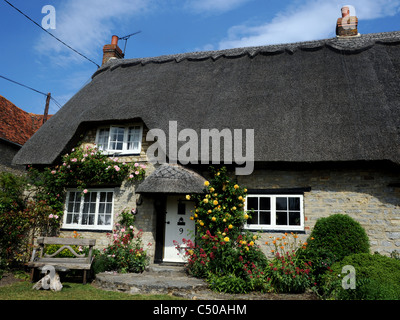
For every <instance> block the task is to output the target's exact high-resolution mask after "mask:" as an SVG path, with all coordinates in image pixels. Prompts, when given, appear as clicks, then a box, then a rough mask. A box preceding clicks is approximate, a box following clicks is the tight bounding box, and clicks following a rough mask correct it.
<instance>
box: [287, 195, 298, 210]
mask: <svg viewBox="0 0 400 320" xmlns="http://www.w3.org/2000/svg"><path fill="white" fill-rule="evenodd" d="M289 210H300V198H297V197H296V198H289Z"/></svg>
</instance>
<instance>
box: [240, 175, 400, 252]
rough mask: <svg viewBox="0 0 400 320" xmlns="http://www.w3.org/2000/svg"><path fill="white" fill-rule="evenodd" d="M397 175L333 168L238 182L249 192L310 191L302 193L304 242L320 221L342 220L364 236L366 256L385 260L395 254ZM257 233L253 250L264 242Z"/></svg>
mask: <svg viewBox="0 0 400 320" xmlns="http://www.w3.org/2000/svg"><path fill="white" fill-rule="evenodd" d="M399 178H400V174H399V171H397V170H389V169H387V170H386V169H384V168H379V169H376V168H374V169H369V168H367V169H365V168H361V169H357V168H354V167H352V168H338V169H335V168H334V167H332V169H317V170H256V171H255V172H254V173H253V174H252V175H250V176H239V177H238V182H239V183H240V184H241V185H243V186H246V187H247V188H249V189H271V188H273V189H279V188H300V187H311V191H310V192H305V193H304V215H305V234H302V235H300V239H301V240H302V241H305V240H306V239H307V238H308V236H309V234H310V232H311V230H312V228H313V226H314V224H315V222H316V221H317V219H318V218H320V217H327V216H329V215H332V214H335V213H341V214H347V215H349V216H351V217H353V218H354V219H355V220H357V221H358V222H360V224H361V225H362V226H363V227H364V229H365V230H366V232H367V234H368V236H369V239H370V244H371V252H372V253H373V252H375V251H378V252H380V253H382V254H390V252H392V251H393V250H399V251H400V188H398V187H394V186H391V185H392V184H393V183H396V182H398V181H399ZM280 235H281V234H279V233H273V234H272V233H271V234H270V233H263V234H262V237H261V240H260V241H259V244H261V245H262V246H263V249H264V250H265V251H266V252H267V251H268V248H267V247H266V246H265V245H264V243H265V241H268V239H269V236H274V237H277V236H280Z"/></svg>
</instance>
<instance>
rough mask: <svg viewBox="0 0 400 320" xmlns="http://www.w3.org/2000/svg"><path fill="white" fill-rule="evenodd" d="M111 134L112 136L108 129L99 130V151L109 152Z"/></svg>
mask: <svg viewBox="0 0 400 320" xmlns="http://www.w3.org/2000/svg"><path fill="white" fill-rule="evenodd" d="M109 134H110V130H109V129H108V128H107V129H100V130H99V135H98V140H97V146H98V148H99V150H107V148H108V136H109Z"/></svg>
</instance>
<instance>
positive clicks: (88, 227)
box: [62, 188, 115, 231]
mask: <svg viewBox="0 0 400 320" xmlns="http://www.w3.org/2000/svg"><path fill="white" fill-rule="evenodd" d="M71 192H78V193H81V199H80V206H79V212H77V213H76V214H79V218H78V220H79V222H78V223H73V222H72V223H67V215H68V213H69V212H68V204H69V199H70V196H71ZM88 192H89V193H92V192H97V195H96V204H95V220H94V224H93V225H89V224H82V216H83V207H84V203H85V201H84V199H85V194H84V193H83V192H82V191H80V190H78V189H68V190H67V197H66V200H65V207H64V216H63V225H62V229H71V230H82V229H84V230H106V231H111V230H112V227H113V223H114V198H115V192H114V189H110V188H107V189H106V188H98V189H90V191H88ZM101 192H112V195H113V196H112V202H111V221H110V224H109V225H98V218H99V206H100V193H101ZM106 203H107V202H106Z"/></svg>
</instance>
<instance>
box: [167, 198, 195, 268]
mask: <svg viewBox="0 0 400 320" xmlns="http://www.w3.org/2000/svg"><path fill="white" fill-rule="evenodd" d="M193 210H194V203H193V202H191V201H187V200H186V199H185V196H168V197H167V213H166V217H165V238H164V258H163V261H165V262H185V260H184V255H183V254H184V252H182V253H180V252H179V251H178V250H177V249H176V245H175V244H174V241H177V242H178V243H179V244H180V245H181V246H184V245H183V242H182V239H183V238H185V239H191V240H192V241H194V230H195V229H194V226H195V224H194V221H193V220H190V216H192V215H193Z"/></svg>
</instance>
